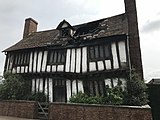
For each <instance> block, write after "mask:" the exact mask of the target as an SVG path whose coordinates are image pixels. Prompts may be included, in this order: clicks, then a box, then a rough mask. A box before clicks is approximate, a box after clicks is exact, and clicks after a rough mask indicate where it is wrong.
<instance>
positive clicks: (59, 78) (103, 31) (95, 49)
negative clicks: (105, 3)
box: [4, 0, 143, 102]
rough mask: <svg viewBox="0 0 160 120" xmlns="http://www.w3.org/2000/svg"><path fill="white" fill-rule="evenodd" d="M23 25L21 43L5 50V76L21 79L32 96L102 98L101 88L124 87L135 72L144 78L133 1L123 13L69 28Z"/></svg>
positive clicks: (63, 25) (127, 1)
mask: <svg viewBox="0 0 160 120" xmlns="http://www.w3.org/2000/svg"><path fill="white" fill-rule="evenodd" d="M37 24H38V23H37V22H36V21H35V20H33V19H32V18H28V19H26V20H25V27H24V34H23V39H22V40H20V41H19V42H18V43H16V44H15V45H13V46H11V47H9V48H7V49H5V50H4V52H5V55H6V62H5V68H4V72H11V73H16V74H23V75H24V76H26V78H27V79H26V80H27V81H28V82H29V85H30V89H31V92H39V91H40V92H44V93H45V94H46V95H48V96H49V101H50V102H66V101H67V100H69V98H70V97H71V96H72V95H73V94H74V93H75V94H76V93H78V92H79V91H82V92H85V93H87V94H88V95H90V96H95V95H104V94H105V90H104V89H105V85H109V86H110V87H114V86H116V85H117V84H118V83H119V82H121V83H122V85H124V84H125V83H126V81H127V80H128V79H129V77H130V71H131V69H132V68H135V69H136V70H137V72H138V73H139V74H140V75H141V77H142V78H143V71H142V62H141V51H140V44H139V34H138V24H137V13H136V5H135V1H134V0H132V1H130V0H125V13H123V14H120V15H116V16H112V17H109V18H104V19H100V20H97V21H92V22H88V23H84V24H80V25H74V26H72V25H71V24H70V23H68V22H67V21H65V20H63V21H62V22H60V24H59V25H58V26H57V28H56V29H52V30H47V31H40V32H39V31H37Z"/></svg>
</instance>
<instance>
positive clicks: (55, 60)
mask: <svg viewBox="0 0 160 120" xmlns="http://www.w3.org/2000/svg"><path fill="white" fill-rule="evenodd" d="M65 56H66V50H53V51H49V54H48V61H47V63H48V64H64V63H65Z"/></svg>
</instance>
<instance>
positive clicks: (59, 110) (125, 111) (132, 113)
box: [49, 103, 152, 120]
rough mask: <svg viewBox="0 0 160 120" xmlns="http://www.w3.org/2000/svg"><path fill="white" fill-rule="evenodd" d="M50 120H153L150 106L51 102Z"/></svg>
mask: <svg viewBox="0 0 160 120" xmlns="http://www.w3.org/2000/svg"><path fill="white" fill-rule="evenodd" d="M49 120H152V117H151V110H150V108H143V107H127V106H102V105H84V104H65V103H51V104H50V106H49Z"/></svg>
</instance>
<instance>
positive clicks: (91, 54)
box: [89, 47, 94, 59]
mask: <svg viewBox="0 0 160 120" xmlns="http://www.w3.org/2000/svg"><path fill="white" fill-rule="evenodd" d="M89 51H90V59H94V47H89Z"/></svg>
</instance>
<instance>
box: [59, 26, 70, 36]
mask: <svg viewBox="0 0 160 120" xmlns="http://www.w3.org/2000/svg"><path fill="white" fill-rule="evenodd" d="M61 31H62V37H66V36H68V35H69V29H68V28H63V29H62V30H61Z"/></svg>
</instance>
